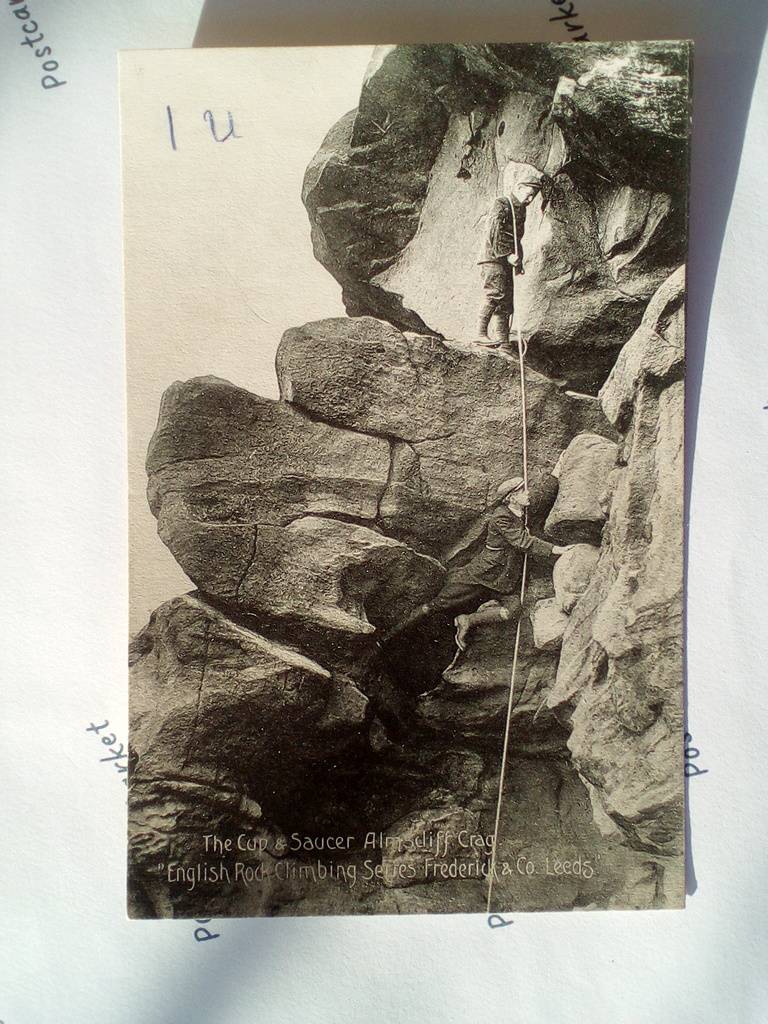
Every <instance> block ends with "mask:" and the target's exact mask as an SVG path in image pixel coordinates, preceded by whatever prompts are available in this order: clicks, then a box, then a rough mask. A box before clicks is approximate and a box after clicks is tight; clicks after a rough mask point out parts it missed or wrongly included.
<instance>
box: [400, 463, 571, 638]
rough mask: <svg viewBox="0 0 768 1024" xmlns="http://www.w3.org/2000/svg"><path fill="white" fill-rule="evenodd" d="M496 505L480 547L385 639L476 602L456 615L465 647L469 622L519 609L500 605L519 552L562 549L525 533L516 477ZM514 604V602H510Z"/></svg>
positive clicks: (525, 501) (544, 553) (516, 584)
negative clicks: (471, 608)
mask: <svg viewBox="0 0 768 1024" xmlns="http://www.w3.org/2000/svg"><path fill="white" fill-rule="evenodd" d="M496 501H497V507H496V508H495V509H494V511H493V512H492V513H491V516H490V518H489V520H488V532H487V535H486V539H485V546H484V547H483V548H482V550H481V551H479V552H478V553H477V554H476V555H475V557H474V558H473V559H472V560H471V561H470V562H469V563H468V564H467V565H464V566H462V567H461V568H460V569H457V570H456V571H455V572H453V573H451V574H450V575H449V577H448V579H447V581H446V582H445V584H444V586H443V588H442V589H441V590H440V591H439V593H438V594H436V595H435V597H433V598H432V600H431V601H429V602H427V603H426V604H422V605H420V606H419V607H418V608H416V609H415V610H414V611H413V612H411V614H410V615H409V616H408V617H407V618H406V619H404V620H403V621H402V622H401V623H399V624H398V625H397V626H395V627H394V628H393V629H391V630H390V631H389V633H388V634H387V635H386V637H385V638H384V639H385V641H386V640H390V639H391V638H392V637H393V636H396V635H397V634H398V633H402V632H403V631H404V630H406V629H409V628H410V627H411V626H414V625H415V624H416V623H417V622H420V621H421V620H422V619H424V618H426V617H427V616H428V615H431V614H432V613H433V612H437V611H447V610H448V609H451V608H457V607H460V606H462V605H470V604H473V603H475V602H477V603H478V604H479V607H478V608H477V610H476V611H474V612H472V613H471V614H467V615H459V616H458V617H457V618H456V619H455V620H454V621H455V624H456V643H457V644H458V646H459V649H460V650H462V651H463V650H466V641H467V636H468V635H469V633H470V632H471V631H472V630H473V629H474V628H475V626H479V625H482V624H483V623H486V622H504V621H506V620H507V619H510V618H512V616H513V614H514V615H515V616H518V615H519V614H520V612H521V610H522V609H521V606H520V601H519V598H515V600H514V601H513V607H512V608H511V609H510V608H507V607H505V606H504V605H502V604H501V603H500V600H499V598H500V597H502V596H503V595H509V594H515V592H516V591H519V589H520V576H521V574H522V568H523V556H524V555H525V553H526V552H529V553H530V554H531V555H533V556H534V557H536V558H550V557H552V556H558V555H562V554H563V553H564V552H565V551H566V550H567V548H566V547H558V546H555V545H552V544H549V543H547V541H545V540H540V539H539V538H538V537H534V536H533V535H532V534H530V533H529V532H528V529H527V527H526V526H525V523H524V520H523V517H524V514H525V510H526V508H527V507H528V505H529V504H530V498H529V495H528V491H527V490H526V487H525V482H524V480H523V478H522V477H520V476H516V477H512V478H511V479H509V480H504V481H503V483H501V484H499V486H498V488H497V489H496ZM515 602H516V603H515Z"/></svg>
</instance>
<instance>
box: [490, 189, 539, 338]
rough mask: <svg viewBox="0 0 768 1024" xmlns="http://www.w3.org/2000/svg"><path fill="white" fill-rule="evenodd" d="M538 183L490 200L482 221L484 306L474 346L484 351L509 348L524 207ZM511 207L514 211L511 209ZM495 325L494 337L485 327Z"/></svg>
mask: <svg viewBox="0 0 768 1024" xmlns="http://www.w3.org/2000/svg"><path fill="white" fill-rule="evenodd" d="M540 188H541V184H540V182H538V181H524V182H522V183H521V184H519V185H517V186H516V187H514V188H513V189H511V191H510V195H509V196H500V197H499V198H498V199H495V200H494V201H493V204H492V205H491V209H490V210H489V212H488V216H487V217H486V220H485V229H484V232H483V239H482V243H481V246H480V252H479V254H478V260H477V262H478V265H479V267H480V277H481V279H482V287H483V305H482V307H481V309H480V317H479V320H478V325H477V338H475V344H477V345H481V346H482V347H483V348H499V347H500V348H501V349H502V351H503V350H505V349H509V321H510V318H511V316H512V314H513V312H514V296H515V274H516V273H517V274H522V273H524V270H523V248H522V239H523V231H524V229H525V213H526V207H527V206H528V205H529V203H530V202H531V200H532V199H533V197H534V196H535V195H536V194H537V193H538V192H539V190H540ZM513 204H514V211H513V209H512V207H513ZM492 321H493V322H494V323H495V325H496V337H495V338H489V336H488V327H489V325H490V324H491V322H492Z"/></svg>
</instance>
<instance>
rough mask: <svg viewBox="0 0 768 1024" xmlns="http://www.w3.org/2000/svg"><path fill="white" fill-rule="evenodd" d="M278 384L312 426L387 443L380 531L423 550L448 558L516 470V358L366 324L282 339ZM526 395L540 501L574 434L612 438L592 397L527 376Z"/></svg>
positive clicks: (298, 331) (308, 329)
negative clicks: (329, 426) (389, 453)
mask: <svg viewBox="0 0 768 1024" xmlns="http://www.w3.org/2000/svg"><path fill="white" fill-rule="evenodd" d="M277 374H278V380H279V382H280V394H281V396H282V397H283V399H284V400H285V401H287V402H290V403H292V405H293V406H295V407H298V408H300V409H301V410H303V411H304V412H306V413H307V414H308V415H309V416H310V417H312V419H313V420H315V419H321V420H323V421H325V422H327V423H333V424H334V425H336V426H338V427H341V428H348V429H352V430H362V431H365V432H366V433H368V434H373V435H375V436H376V437H377V438H381V437H386V438H388V439H389V440H390V443H391V445H392V467H391V471H390V474H389V480H388V484H387V489H386V492H385V493H384V495H383V497H382V499H381V501H380V502H379V509H378V510H379V516H380V522H381V525H382V527H383V529H384V530H385V531H386V532H387V533H389V534H391V535H393V536H395V537H398V538H400V539H402V540H404V541H406V542H407V543H412V544H415V545H416V546H418V547H419V548H420V549H421V550H425V551H428V552H429V553H431V554H434V555H440V554H441V553H444V552H445V551H446V550H447V549H448V548H449V547H450V543H452V542H453V541H454V540H455V539H456V537H457V536H458V535H460V534H461V533H462V532H463V531H464V530H466V529H467V528H468V527H469V526H470V524H471V523H472V522H473V521H474V520H475V519H476V518H477V516H478V515H479V514H481V513H483V512H485V511H486V510H487V509H488V507H489V504H490V501H491V499H492V497H493V493H494V491H495V488H496V486H497V484H498V483H499V482H500V481H501V480H502V479H504V478H505V477H508V476H512V475H514V474H516V473H518V472H519V467H520V465H521V460H522V407H521V398H520V372H519V367H518V363H517V360H516V359H511V358H506V357H504V356H499V355H496V354H490V353H482V352H478V351H477V350H476V349H471V348H470V347H469V346H461V345H458V344H455V343H447V342H445V341H443V340H441V339H440V338H436V337H423V336H418V335H413V334H410V333H409V334H405V335H404V334H401V333H400V331H398V330H397V329H396V328H394V327H391V326H390V325H389V324H384V323H382V322H381V321H379V320H374V319H372V318H370V317H363V318H360V319H356V320H355V319H352V320H350V319H346V320H345V319H339V320H324V321H321V322H319V323H312V324H305V325H304V326H303V327H299V328H295V329H294V330H290V331H288V332H286V334H285V336H284V337H283V340H282V343H281V345H280V348H279V350H278V354H277ZM526 388H527V407H528V420H529V431H528V435H529V448H528V467H529V477H530V480H531V486H532V488H533V490H534V492H535V494H539V493H542V492H544V491H545V490H546V482H545V481H546V478H547V477H548V476H549V475H550V473H551V472H552V470H553V469H554V466H555V463H556V462H557V459H558V457H559V455H560V453H561V452H562V450H563V448H564V447H565V446H566V445H567V444H568V441H569V440H570V439H571V438H572V437H573V436H574V434H578V433H581V432H582V431H585V430H591V431H595V432H597V433H598V434H599V433H601V432H602V433H603V434H604V435H606V437H612V436H614V434H613V430H612V428H611V426H610V425H609V423H608V422H607V420H606V419H605V418H604V416H603V414H602V411H601V410H600V408H599V406H598V403H597V402H595V401H594V400H591V399H590V398H589V397H587V396H578V395H574V394H571V393H568V392H563V391H562V390H560V389H559V388H558V387H557V386H556V385H554V384H553V383H552V382H551V381H550V380H547V379H546V378H545V377H542V376H541V375H540V374H538V373H535V372H532V371H529V372H528V374H527V379H526ZM604 440H605V443H606V444H610V441H608V440H607V439H605V438H604Z"/></svg>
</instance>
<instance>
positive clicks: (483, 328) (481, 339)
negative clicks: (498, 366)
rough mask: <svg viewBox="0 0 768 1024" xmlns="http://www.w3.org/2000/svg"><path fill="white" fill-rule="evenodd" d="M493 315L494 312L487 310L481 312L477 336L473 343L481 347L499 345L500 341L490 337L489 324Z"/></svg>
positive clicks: (496, 346) (495, 346)
mask: <svg viewBox="0 0 768 1024" xmlns="http://www.w3.org/2000/svg"><path fill="white" fill-rule="evenodd" d="M492 315H493V314H492V313H488V312H486V311H485V310H483V312H482V313H481V314H480V317H479V319H478V321H477V336H476V337H474V338H473V339H472V344H473V345H479V346H480V347H481V348H498V347H499V342H498V341H496V340H495V339H494V338H489V337H488V324H489V323H490V322H491V316H492Z"/></svg>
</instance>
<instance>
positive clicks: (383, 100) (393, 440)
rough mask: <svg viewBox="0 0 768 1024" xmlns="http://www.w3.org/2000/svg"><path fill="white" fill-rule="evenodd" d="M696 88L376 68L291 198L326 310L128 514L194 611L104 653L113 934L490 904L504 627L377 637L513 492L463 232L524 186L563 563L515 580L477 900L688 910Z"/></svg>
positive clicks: (490, 51) (540, 464) (189, 396)
mask: <svg viewBox="0 0 768 1024" xmlns="http://www.w3.org/2000/svg"><path fill="white" fill-rule="evenodd" d="M687 59H688V55H687V51H686V49H685V47H682V46H678V45H676V44H663V43H658V44H652V45H650V44H648V45H646V44H643V45H642V46H641V45H639V44H622V45H620V46H614V45H611V46H610V47H608V46H603V45H602V44H599V45H598V44H595V45H592V44H589V45H579V46H575V47H574V46H562V47H561V46H546V47H523V48H520V47H515V46H426V47H388V48H383V49H380V50H377V51H376V53H375V55H374V59H373V61H372V64H371V67H370V69H369V72H368V74H367V76H366V81H365V83H364V84H363V89H362V94H361V100H360V106H359V108H358V109H357V110H356V111H353V112H352V113H351V114H350V115H348V116H347V117H346V118H344V119H343V120H342V121H341V122H340V123H339V124H338V125H337V126H335V128H333V129H332V130H331V132H330V133H329V135H328V137H327V138H326V140H325V142H324V143H323V146H322V148H321V150H320V152H319V153H318V154H317V156H316V158H315V160H314V161H313V162H312V164H311V166H310V167H309V169H308V171H307V175H306V181H305V189H304V199H305V203H306V206H307V209H308V211H309V215H310V219H311V223H312V230H313V242H314V246H315V253H316V255H317V257H318V259H319V260H320V261H321V262H322V263H323V264H324V265H325V266H326V267H327V268H328V270H329V271H330V272H331V273H332V274H334V276H335V277H336V278H337V279H338V280H339V282H340V283H341V285H342V287H343V293H344V299H345V302H346V305H347V310H348V312H349V314H350V315H349V317H347V318H341V319H333V320H325V321H321V322H317V323H310V324H305V325H304V326H301V327H297V328H295V329H292V330H290V331H288V332H287V333H286V334H285V335H284V337H283V339H282V342H281V344H280V348H279V351H278V355H277V366H276V369H277V376H278V381H279V385H280V399H279V400H278V401H273V400H268V399H264V398H260V397H259V396H257V395H254V394H252V393H250V392H249V391H247V390H245V389H243V388H241V387H237V386H235V385H234V384H231V383H229V382H227V381H222V380H218V379H216V378H212V377H206V378H196V379H193V380H190V381H186V382H183V383H178V382H177V383H175V384H173V385H171V387H169V388H168V390H167V392H166V394H165V396H164V398H163V402H162V406H161V409H160V413H159V420H158V425H157V429H156V432H155V435H154V437H153V439H152V442H151V444H150V448H149V452H148V456H147V472H148V481H149V482H148V498H149V502H150V507H151V509H152V511H153V513H154V514H155V516H156V517H157V521H158V532H159V535H160V537H161V539H162V540H163V542H164V543H165V544H166V545H167V546H168V548H169V549H170V551H171V552H172V553H173V555H174V557H175V558H176V559H177V561H178V562H179V564H180V566H181V567H182V568H183V570H184V571H185V573H186V574H187V575H188V576H189V578H190V579H191V580H192V581H193V583H194V585H195V587H196V588H197V590H196V591H194V592H193V593H190V594H186V595H183V596H179V597H177V598H175V599H174V600H172V601H169V602H167V603H166V604H164V605H163V606H161V607H160V608H158V609H157V610H156V611H155V612H154V613H153V615H152V616H151V618H150V621H149V623H148V624H147V626H146V627H145V628H144V629H143V630H142V631H141V632H140V633H139V634H138V635H137V636H136V637H135V638H134V640H133V642H132V645H131V666H132V667H131V673H132V681H131V746H132V763H131V785H130V798H129V851H130V852H129V871H130V891H131V901H132V906H131V912H132V913H134V914H136V915H137V916H194V917H201V916H204V917H207V916H215V915H220V914H235V915H247V914H259V913H260V914H311V913H331V912H339V913H353V912H354V913H373V912H424V911H451V910H458V911H479V910H483V909H484V908H485V893H486V888H487V883H486V881H485V872H487V868H488V862H489V852H490V850H489V838H488V837H489V836H491V835H492V833H493V830H494V816H495V807H496V795H497V791H498V785H499V767H500V765H499V762H500V749H501V742H502V737H503V728H504V720H505V716H506V712H507V699H508V692H509V679H510V673H511V663H512V655H513V648H514V632H513V631H511V630H510V629H509V626H508V625H504V624H502V625H498V626H493V627H489V628H487V629H485V630H483V631H478V632H477V634H476V635H475V636H474V637H473V642H472V643H471V645H470V646H469V649H468V650H467V651H466V652H465V653H463V654H460V653H457V651H456V648H455V644H454V642H453V627H452V622H451V618H450V617H449V616H446V617H441V616H432V618H430V619H427V620H426V621H425V622H423V623H422V624H421V625H419V626H418V627H416V628H415V629H413V630H411V631H410V632H408V633H407V634H403V635H401V636H400V637H398V638H397V639H395V640H394V641H392V642H391V643H388V644H387V643H382V642H381V637H382V636H383V635H384V634H385V633H386V631H387V630H388V629H389V628H390V627H391V626H392V625H393V624H395V623H396V622H397V621H398V620H399V619H400V618H402V617H403V615H404V614H406V613H407V612H408V611H409V610H410V609H411V608H413V607H414V606H415V605H417V604H419V603H421V602H423V601H424V600H427V599H428V598H429V597H431V596H432V595H433V594H434V593H435V592H436V591H437V589H439V587H440V584H441V582H442V581H443V579H444V578H445V575H446V572H448V571H450V569H451V568H452V567H454V566H457V565H460V564H462V562H464V561H466V560H467V559H468V558H470V557H471V555H472V554H473V552H474V551H475V550H476V549H477V546H478V544H482V538H483V525H484V521H485V517H486V516H487V514H488V512H489V510H490V508H491V507H492V497H493V493H494V489H495V486H496V484H497V483H498V482H499V480H501V479H503V478H504V477H506V476H510V475H513V474H516V473H519V472H520V468H521V460H522V408H521V389H520V371H519V366H518V363H517V360H516V359H513V358H510V357H507V356H504V355H500V354H495V353H489V352H482V351H479V350H477V349H476V348H474V347H473V346H472V345H471V344H469V343H468V341H467V339H468V338H469V337H471V336H472V333H473V323H472V322H473V319H474V310H475V307H476V305H477V281H476V267H475V266H474V258H475V254H474V248H475V243H474V239H475V238H476V236H477V231H478V221H479V218H480V216H481V214H482V213H483V212H484V209H485V207H486V206H487V205H488V202H489V199H490V198H493V196H495V195H496V194H497V193H498V191H499V187H500V186H499V183H500V181H502V182H504V183H509V182H510V181H514V180H521V178H525V177H526V176H528V177H530V176H531V175H533V174H537V175H539V176H540V175H542V174H545V175H546V177H545V178H544V181H545V187H544V188H543V189H542V192H541V194H540V195H539V197H538V198H537V199H536V200H535V201H534V203H533V204H532V206H531V207H530V208H529V209H530V212H529V217H528V219H527V221H526V232H525V239H524V242H525V252H526V264H525V275H524V276H523V277H521V278H519V279H518V281H519V282H520V283H521V291H522V295H521V297H520V301H519V304H518V323H519V324H520V326H521V328H522V330H523V332H524V334H525V336H526V337H527V339H528V357H527V359H528V368H527V370H526V387H527V419H528V469H529V476H530V480H531V487H532V496H533V504H532V508H531V512H530V515H531V527H532V529H533V530H534V532H538V533H539V534H542V535H545V536H548V537H549V538H550V539H552V540H554V541H555V542H557V543H561V544H573V545H575V546H574V547H573V548H571V550H570V551H569V552H568V554H567V555H566V556H563V558H561V559H560V560H559V561H558V562H557V564H556V568H555V570H554V574H553V572H552V569H551V566H549V565H537V564H536V563H535V562H533V563H532V572H531V576H530V581H529V586H528V593H527V598H526V602H525V608H524V613H523V621H522V630H521V647H520V657H519V662H518V668H517V674H516V686H515V692H514V694H513V707H512V714H511V732H510V761H509V765H508V769H507V775H506V779H505V798H504V802H503V806H502V814H501V823H500V830H499V839H498V846H497V861H498V862H499V863H500V864H501V865H506V867H507V868H508V870H506V871H503V872H500V875H499V877H498V880H497V882H496V885H495V888H494V903H495V905H496V906H497V908H504V909H520V910H532V909H546V908H549V909H552V908H558V907H559V908H598V907H614V906H624V907H643V908H650V907H665V906H675V905H679V903H680V902H681V900H682V891H683V834H682V800H683V787H682V782H683V774H682V744H681V733H682V436H683V382H682V378H683V364H684V270H683V268H682V266H681V262H682V258H683V255H684V235H685V231H684V221H685V185H686V160H687V151H686V138H687V119H688V97H687V91H686V89H687V79H686V74H687ZM640 155H642V159H640ZM206 835H207V836H216V837H217V839H219V840H221V841H222V842H229V843H230V844H231V848H230V849H229V850H228V851H227V852H226V853H225V854H222V851H221V850H218V849H212V848H211V846H210V843H211V841H210V840H209V846H208V848H206V844H205V841H204V837H205V836H206ZM238 837H239V839H238ZM295 837H314V840H316V842H315V843H314V845H313V844H312V842H309V841H307V842H306V843H305V842H303V840H300V839H297V838H295ZM329 837H345V841H344V842H342V841H341V839H340V838H338V839H337V841H336V843H335V845H334V844H333V843H331V844H330V847H329V845H328V842H327V840H328V838H329ZM314 840H313V841H314ZM238 842H239V843H240V847H239V849H238ZM238 860H239V862H240V865H241V868H240V870H239V873H238V872H237V871H236V868H235V861H238ZM222 863H223V864H225V866H226V868H227V869H228V870H227V871H226V872H221V871H220V872H219V875H218V876H214V873H213V872H214V868H215V866H216V865H217V864H218V865H221V864H222ZM204 865H208V868H209V870H210V871H211V874H210V875H209V876H208V877H204V875H205V871H204V870H203V866H204ZM176 870H179V871H180V872H186V874H181V875H179V876H177V877H173V878H172V877H171V875H170V874H169V872H171V871H176ZM190 872H191V873H192V874H189V873H190ZM193 876H194V878H195V881H194V882H193V883H190V882H189V879H190V878H192V877H193Z"/></svg>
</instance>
